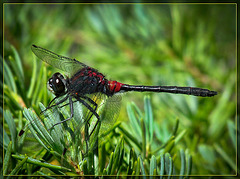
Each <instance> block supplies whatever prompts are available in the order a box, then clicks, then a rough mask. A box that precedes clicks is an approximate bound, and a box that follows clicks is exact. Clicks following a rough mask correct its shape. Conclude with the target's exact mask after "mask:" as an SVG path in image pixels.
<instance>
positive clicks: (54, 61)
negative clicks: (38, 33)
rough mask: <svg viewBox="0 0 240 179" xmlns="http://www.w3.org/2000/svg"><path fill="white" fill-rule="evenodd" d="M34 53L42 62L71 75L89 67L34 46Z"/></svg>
mask: <svg viewBox="0 0 240 179" xmlns="http://www.w3.org/2000/svg"><path fill="white" fill-rule="evenodd" d="M32 51H33V53H34V54H35V55H36V56H37V57H38V58H40V59H41V60H42V61H44V62H46V63H48V64H49V65H52V66H53V67H55V68H58V69H60V70H63V71H65V72H68V73H69V74H71V75H73V74H75V73H76V72H77V71H79V70H81V69H82V68H85V67H88V66H87V65H85V64H84V63H81V62H79V61H77V60H76V59H72V58H68V57H64V56H61V55H58V54H56V53H54V52H51V51H49V50H47V49H44V48H42V47H39V46H36V45H32Z"/></svg>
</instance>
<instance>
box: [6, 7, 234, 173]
mask: <svg viewBox="0 0 240 179" xmlns="http://www.w3.org/2000/svg"><path fill="white" fill-rule="evenodd" d="M32 44H35V45H38V46H41V47H43V48H46V49H49V50H51V51H53V52H55V53H57V54H60V55H64V56H67V57H71V58H76V59H77V60H79V61H81V62H83V63H86V64H87V65H89V66H92V67H94V68H96V69H98V70H99V71H100V72H102V73H103V74H105V75H106V76H107V78H108V79H112V80H117V81H119V82H123V83H128V84H134V85H137V84H139V85H177V86H196V87H201V88H207V89H210V90H215V91H217V92H218V95H217V96H215V97H212V98H198V97H193V96H187V95H171V94H164V93H162V94H150V93H148V95H150V97H151V102H152V106H153V114H154V122H155V123H156V124H157V125H159V126H160V127H159V129H160V130H159V131H158V132H157V133H158V136H160V138H161V139H162V141H163V142H164V141H167V139H168V137H169V135H170V134H171V132H172V130H173V127H174V125H175V123H176V119H177V118H178V119H179V131H182V130H186V133H185V135H184V137H183V138H182V139H181V141H180V142H179V143H178V144H177V145H176V146H175V147H176V148H179V149H180V148H183V149H184V150H185V149H188V152H189V153H191V155H192V157H193V169H192V174H194V175H211V174H219V175H228V174H235V173H236V170H235V169H236V166H235V164H236V5H234V4H4V60H5V61H4V63H6V64H9V65H10V64H11V63H12V61H13V60H14V59H15V58H16V56H14V50H13V48H12V47H14V48H15V50H16V51H17V52H18V54H19V58H20V59H21V62H22V64H23V69H22V72H20V74H19V75H14V79H15V81H16V83H17V85H16V86H14V85H12V84H9V83H8V82H7V81H5V86H4V90H5V106H4V110H6V109H9V110H10V111H11V112H12V115H13V117H14V118H17V117H18V110H22V109H23V106H26V107H28V108H29V107H33V108H34V109H36V110H40V109H38V102H40V101H41V102H42V103H43V104H44V105H47V104H48V102H49V101H50V99H51V97H50V95H49V96H48V97H47V98H46V96H44V95H43V94H44V93H43V92H41V91H43V90H45V91H46V89H45V88H46V87H45V86H46V85H45V84H46V82H47V79H48V78H49V77H50V76H51V75H52V74H53V72H54V71H57V70H56V69H53V68H52V67H51V66H48V67H47V72H48V73H47V76H44V77H42V81H41V85H37V84H38V82H36V83H35V85H36V87H35V86H31V87H30V83H31V78H32V74H33V71H32V69H33V68H34V67H33V66H34V63H35V65H37V69H38V70H39V69H40V66H41V65H46V64H42V62H41V61H40V60H39V59H37V60H36V59H35V57H34V55H33V53H32V51H31V45H32ZM35 60H36V61H35ZM34 61H35V62H34ZM13 70H14V67H13ZM23 74H24V75H23ZM35 74H37V75H41V73H38V71H37V72H36V73H35ZM19 78H21V79H19ZM19 86H22V87H21V88H20V89H19ZM37 86H38V87H37ZM30 89H31V91H30ZM11 91H13V92H14V94H15V96H14V97H15V100H16V99H17V100H16V101H17V103H19V104H20V105H19V106H18V105H17V107H16V105H15V106H12V105H11V103H12V101H13V99H11V96H12V95H10V94H11V93H10V92H11ZM45 93H46V92H45ZM37 94H39V96H38V95H37ZM144 95H145V93H144V94H143V93H128V94H124V95H123V99H122V102H123V104H122V108H121V113H120V117H119V119H118V120H120V121H124V122H125V123H128V121H129V120H128V115H127V110H126V106H127V104H129V103H130V102H132V101H133V102H135V103H136V104H137V106H138V107H139V108H140V109H141V110H143V109H144V106H143V102H144V100H143V98H144ZM20 101H21V103H20ZM126 128H127V126H126Z"/></svg>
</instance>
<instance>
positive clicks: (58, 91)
mask: <svg viewBox="0 0 240 179" xmlns="http://www.w3.org/2000/svg"><path fill="white" fill-rule="evenodd" d="M47 86H48V89H49V90H50V91H51V92H52V93H54V94H55V95H56V96H60V95H63V94H65V89H66V87H65V79H64V77H63V76H62V75H61V74H60V73H55V74H54V75H53V76H52V77H51V78H50V79H49V80H48V83H47Z"/></svg>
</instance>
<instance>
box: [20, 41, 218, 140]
mask: <svg viewBox="0 0 240 179" xmlns="http://www.w3.org/2000/svg"><path fill="white" fill-rule="evenodd" d="M31 48H32V51H33V53H34V54H35V55H36V56H37V57H38V58H40V59H41V60H42V61H44V62H46V63H47V64H49V65H51V66H53V67H55V68H58V69H60V70H63V71H65V72H67V73H69V74H70V77H64V76H63V75H62V74H61V73H59V72H57V73H54V74H53V75H52V77H51V78H50V79H49V80H48V82H47V88H48V90H50V91H51V92H52V93H53V94H54V95H55V97H54V98H53V99H52V100H51V101H50V103H49V104H48V106H47V107H46V109H45V110H44V111H46V110H49V109H51V108H53V107H54V106H59V105H60V104H63V103H64V102H66V101H67V104H64V105H63V106H66V105H69V106H70V112H71V113H70V116H69V117H68V118H66V119H64V120H62V121H60V122H58V123H55V124H54V125H53V126H52V127H51V128H50V129H52V128H54V127H55V126H57V125H59V124H61V123H64V122H66V121H69V120H70V119H72V118H73V117H74V107H73V103H74V102H76V101H78V102H80V103H81V104H82V105H84V106H85V107H86V108H87V110H89V112H90V113H91V114H92V115H94V116H95V117H96V118H97V121H96V123H95V125H94V127H93V129H92V131H91V133H90V136H91V135H92V133H93V131H94V130H95V129H96V127H97V125H98V123H99V121H100V116H99V114H98V112H97V109H98V103H97V102H96V100H94V99H92V98H91V97H89V95H92V94H101V95H104V96H106V97H107V98H111V97H113V96H115V95H116V94H118V93H125V92H129V91H135V92H157V93H160V92H164V93H173V94H185V95H193V96H199V97H212V96H215V95H217V92H216V91H211V90H208V89H203V88H196V87H179V86H145V85H129V84H125V83H120V82H118V81H115V80H108V79H107V78H106V77H105V75H103V74H102V73H100V72H99V71H98V70H97V69H95V68H92V67H90V66H88V65H86V64H84V63H82V62H80V61H78V60H76V59H74V58H68V57H65V56H62V55H58V54H56V53H54V52H52V51H50V50H47V49H44V48H42V47H39V46H37V45H32V47H31ZM60 98H61V99H60ZM57 99H60V100H57ZM74 100H75V101H74ZM44 111H42V112H44ZM92 115H91V116H92ZM110 116H111V115H110ZM20 133H23V131H21V132H20Z"/></svg>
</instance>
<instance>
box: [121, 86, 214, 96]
mask: <svg viewBox="0 0 240 179" xmlns="http://www.w3.org/2000/svg"><path fill="white" fill-rule="evenodd" d="M120 90H123V91H138V92H165V93H175V94H186V95H193V96H202V97H211V96H214V95H216V94H217V92H216V91H210V90H208V89H202V88H194V87H178V86H136V85H127V84H122V85H121V89H120Z"/></svg>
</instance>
